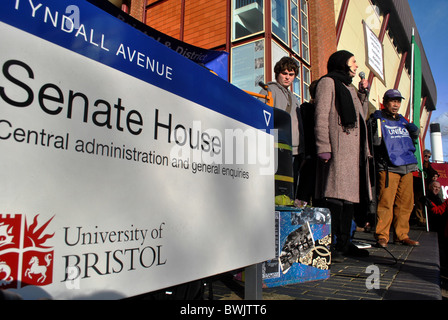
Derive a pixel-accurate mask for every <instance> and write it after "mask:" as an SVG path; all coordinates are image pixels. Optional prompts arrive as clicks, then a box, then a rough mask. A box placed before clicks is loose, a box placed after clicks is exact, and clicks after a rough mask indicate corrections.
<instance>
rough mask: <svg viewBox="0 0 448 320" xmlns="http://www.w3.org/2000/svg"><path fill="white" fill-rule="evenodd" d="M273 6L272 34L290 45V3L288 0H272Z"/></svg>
mask: <svg viewBox="0 0 448 320" xmlns="http://www.w3.org/2000/svg"><path fill="white" fill-rule="evenodd" d="M271 6H272V8H271V9H272V10H271V13H272V33H274V34H275V35H276V36H277V37H279V38H280V39H281V40H282V41H283V42H285V43H286V44H288V43H289V41H288V39H289V37H288V18H287V17H288V2H287V0H272V3H271Z"/></svg>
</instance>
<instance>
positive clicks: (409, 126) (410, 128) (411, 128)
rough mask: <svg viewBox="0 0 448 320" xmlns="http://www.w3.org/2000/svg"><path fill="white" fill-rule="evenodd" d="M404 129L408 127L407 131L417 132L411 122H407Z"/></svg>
mask: <svg viewBox="0 0 448 320" xmlns="http://www.w3.org/2000/svg"><path fill="white" fill-rule="evenodd" d="M406 129H408V131H409V132H417V131H418V127H417V126H416V125H415V124H413V123H412V122H409V123H408V124H407V125H406Z"/></svg>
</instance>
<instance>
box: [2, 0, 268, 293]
mask: <svg viewBox="0 0 448 320" xmlns="http://www.w3.org/2000/svg"><path fill="white" fill-rule="evenodd" d="M73 6H76V7H77V12H79V16H76V17H75V16H73V15H72V16H71V17H69V16H68V15H67V14H66V13H67V12H73V10H72V9H73ZM68 7H71V8H70V9H69V8H68ZM0 42H1V44H2V50H1V51H0V71H1V73H0V152H1V155H2V156H1V160H0V162H1V165H0V289H8V290H11V291H13V292H17V293H18V294H20V295H21V296H22V297H24V298H30V299H31V298H54V299H75V298H76V299H118V298H124V297H129V296H133V295H137V294H142V293H145V292H151V291H154V290H158V289H161V288H165V287H170V286H173V285H177V284H181V283H185V282H188V281H192V280H196V279H201V278H205V277H208V276H211V275H214V274H218V273H222V272H225V271H229V270H234V269H237V268H241V267H245V266H248V265H252V264H255V263H259V262H262V261H265V260H268V259H270V258H272V257H274V256H275V245H274V241H273V239H274V237H275V231H274V230H275V222H274V214H273V213H274V210H275V208H274V178H273V174H274V172H275V168H273V166H274V163H275V161H274V155H273V153H274V134H273V133H272V131H271V130H272V129H273V124H272V122H273V119H272V113H271V112H272V110H271V109H270V108H269V107H267V106H266V105H264V104H263V103H261V102H259V101H257V100H256V99H254V98H253V97H251V96H249V95H248V94H246V93H245V92H243V91H241V90H239V89H238V88H236V87H235V86H233V85H231V84H229V83H228V82H226V81H224V80H223V79H221V78H220V77H217V76H216V75H214V74H212V73H211V72H209V71H208V70H206V69H205V68H202V67H200V66H198V65H197V64H196V63H194V62H192V61H190V60H189V59H187V58H185V57H183V56H182V55H179V54H177V53H176V52H174V51H173V50H171V49H169V48H167V47H166V46H164V45H162V44H160V43H159V42H157V41H155V40H153V39H151V38H149V37H147V36H146V35H144V34H143V33H141V32H140V31H138V30H136V29H134V28H132V27H131V26H129V25H127V24H126V23H124V22H122V21H120V20H118V19H116V18H115V17H113V16H111V15H109V14H107V13H105V12H103V11H102V10H101V9H99V8H97V7H95V6H93V5H92V4H90V3H88V2H86V1H80V0H79V1H70V2H66V1H61V0H45V1H44V0H39V1H37V0H36V1H34V0H33V1H28V0H27V1H25V0H11V1H2V2H1V4H0Z"/></svg>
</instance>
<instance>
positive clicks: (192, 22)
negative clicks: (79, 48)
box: [133, 0, 227, 49]
mask: <svg viewBox="0 0 448 320" xmlns="http://www.w3.org/2000/svg"><path fill="white" fill-rule="evenodd" d="M134 1H142V0H133V2H134ZM151 3H155V5H153V6H150V7H149V9H148V10H147V12H146V24H147V25H149V26H151V27H153V28H154V29H157V30H159V31H160V32H163V33H165V34H167V35H170V36H172V37H174V38H176V39H179V40H182V41H184V42H187V43H189V44H192V45H195V46H198V47H201V48H205V49H212V48H217V47H220V46H221V47H224V46H225V44H226V34H227V29H226V18H227V1H226V0H185V8H184V10H185V11H184V17H182V16H181V13H182V0H165V1H154V0H151V1H148V4H151ZM182 32H183V34H182Z"/></svg>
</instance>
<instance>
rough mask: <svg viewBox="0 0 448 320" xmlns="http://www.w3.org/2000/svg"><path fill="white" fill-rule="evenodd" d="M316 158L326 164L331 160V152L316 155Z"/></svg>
mask: <svg viewBox="0 0 448 320" xmlns="http://www.w3.org/2000/svg"><path fill="white" fill-rule="evenodd" d="M317 157H318V158H319V159H320V160H322V161H323V162H325V163H327V162H328V161H329V160H330V159H331V152H322V153H318V154H317Z"/></svg>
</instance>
